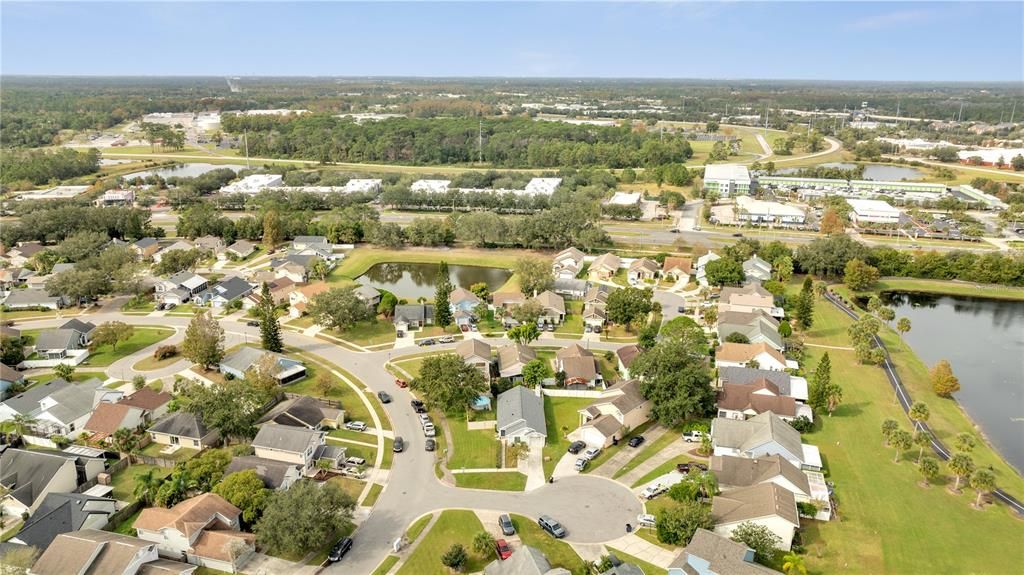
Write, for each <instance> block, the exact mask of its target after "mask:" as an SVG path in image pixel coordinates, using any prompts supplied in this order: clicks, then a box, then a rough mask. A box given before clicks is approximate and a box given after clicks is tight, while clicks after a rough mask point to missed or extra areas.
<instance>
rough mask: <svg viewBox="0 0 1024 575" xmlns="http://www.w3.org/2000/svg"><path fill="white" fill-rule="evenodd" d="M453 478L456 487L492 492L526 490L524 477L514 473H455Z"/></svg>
mask: <svg viewBox="0 0 1024 575" xmlns="http://www.w3.org/2000/svg"><path fill="white" fill-rule="evenodd" d="M454 477H455V486H456V487H465V488H468V489H491V490H494V491H523V490H525V489H526V476H525V475H523V474H522V473H519V472H516V471H500V472H497V473H456V474H454Z"/></svg>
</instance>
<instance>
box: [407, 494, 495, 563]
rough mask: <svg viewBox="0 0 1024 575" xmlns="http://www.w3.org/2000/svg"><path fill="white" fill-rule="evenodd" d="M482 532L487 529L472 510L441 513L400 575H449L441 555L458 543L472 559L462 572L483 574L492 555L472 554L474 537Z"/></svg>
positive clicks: (473, 552)
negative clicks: (442, 562) (481, 572)
mask: <svg viewBox="0 0 1024 575" xmlns="http://www.w3.org/2000/svg"><path fill="white" fill-rule="evenodd" d="M483 530H484V526H483V525H482V524H481V523H480V520H479V519H477V517H476V514H475V513H473V512H472V511H463V510H454V509H449V510H447V511H442V512H441V515H440V517H438V518H437V522H436V523H434V526H433V527H431V528H430V531H429V532H428V533H427V534H426V536H425V537H424V538H423V541H421V542H420V544H419V545H418V546H417V547H416V549H415V550H414V551H413V552H412V554H411V555H409V558H408V559H407V560H406V562H405V563H404V564H402V568H401V569H399V570H398V573H399V575H428V574H436V575H449V573H450V571H449V570H448V568H447V567H445V566H444V565H442V564H441V555H442V554H443V553H444V552H445V551H447V550H448V548H449V547H451V546H452V545H453V544H455V543H461V544H462V545H463V546H464V547H465V548H466V553H467V555H468V556H469V560H468V561H467V562H466V565H465V566H464V567H463V571H465V572H467V573H474V572H476V571H483V568H484V566H485V565H486V564H487V563H489V562H490V561H491V560H492V559H493V557H491V554H488V555H487V556H481V555H479V554H477V553H476V552H475V551H473V536H474V535H476V534H477V533H479V532H480V531H483Z"/></svg>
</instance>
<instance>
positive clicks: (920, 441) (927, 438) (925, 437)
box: [914, 431, 932, 464]
mask: <svg viewBox="0 0 1024 575" xmlns="http://www.w3.org/2000/svg"><path fill="white" fill-rule="evenodd" d="M931 444H932V435H931V434H930V433H928V432H927V431H918V432H917V433H915V434H914V445H916V446H918V447H919V448H920V449H919V450H918V452H917V463H918V464H920V463H921V457H923V456H924V448H925V447H928V446H929V445H931Z"/></svg>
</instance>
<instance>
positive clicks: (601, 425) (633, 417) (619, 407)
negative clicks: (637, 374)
mask: <svg viewBox="0 0 1024 575" xmlns="http://www.w3.org/2000/svg"><path fill="white" fill-rule="evenodd" d="M579 413H580V426H579V427H578V428H577V429H576V430H574V431H573V432H572V433H570V434H569V439H572V440H573V441H577V440H578V441H582V442H584V443H586V444H587V445H590V446H596V447H607V446H609V445H611V444H612V443H613V442H614V441H615V440H616V439H622V437H623V436H624V435H625V434H627V433H629V431H630V430H632V429H636V428H637V427H639V426H641V425H643V424H645V423H647V420H648V419H650V414H651V401H650V400H649V399H646V398H645V397H644V396H643V394H642V393H640V382H639V381H638V380H635V379H631V380H627V381H623V382H620V383H617V384H615V385H614V386H612V387H610V388H608V389H607V390H605V391H604V392H602V393H601V396H600V397H599V398H598V399H596V400H594V402H593V403H591V404H590V405H588V406H587V407H586V408H584V409H581V410H580V411H579Z"/></svg>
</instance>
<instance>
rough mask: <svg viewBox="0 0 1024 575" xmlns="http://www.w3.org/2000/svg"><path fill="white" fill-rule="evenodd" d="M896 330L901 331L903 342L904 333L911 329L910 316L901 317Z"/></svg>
mask: <svg viewBox="0 0 1024 575" xmlns="http://www.w3.org/2000/svg"><path fill="white" fill-rule="evenodd" d="M896 331H898V332H899V333H900V341H901V342H902V341H903V334H905V333H907V332H908V331H910V318H908V317H901V318H900V319H899V321H897V322H896Z"/></svg>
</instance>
